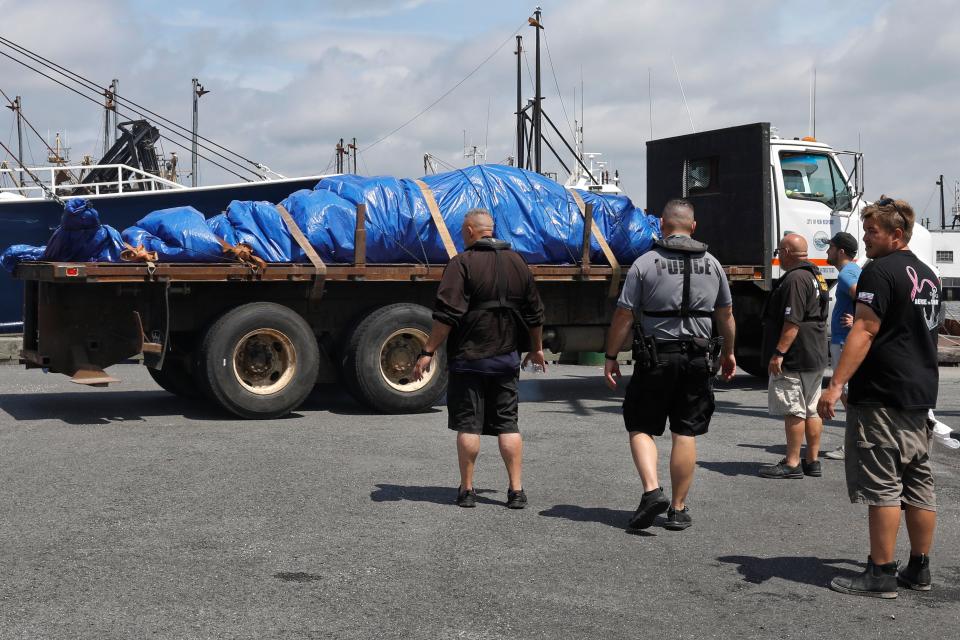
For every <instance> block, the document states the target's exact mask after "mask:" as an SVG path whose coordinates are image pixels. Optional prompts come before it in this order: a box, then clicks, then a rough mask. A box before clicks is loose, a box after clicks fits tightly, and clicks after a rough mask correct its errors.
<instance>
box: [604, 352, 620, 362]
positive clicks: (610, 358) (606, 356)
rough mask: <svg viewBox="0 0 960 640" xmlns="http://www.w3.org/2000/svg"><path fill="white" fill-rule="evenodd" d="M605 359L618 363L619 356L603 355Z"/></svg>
mask: <svg viewBox="0 0 960 640" xmlns="http://www.w3.org/2000/svg"><path fill="white" fill-rule="evenodd" d="M603 357H604V358H606V359H607V360H613V361H614V362H616V361H617V356H612V355H610V354H609V353H605V354H603Z"/></svg>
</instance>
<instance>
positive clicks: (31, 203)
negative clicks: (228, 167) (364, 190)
mask: <svg viewBox="0 0 960 640" xmlns="http://www.w3.org/2000/svg"><path fill="white" fill-rule="evenodd" d="M319 181H320V178H319V177H309V178H296V179H291V180H276V181H270V182H251V183H248V184H238V185H227V186H220V187H199V188H196V189H175V190H167V191H153V192H147V193H131V194H124V195H113V196H109V195H107V196H84V197H85V198H88V199H89V200H90V201H91V202H92V203H93V206H94V207H95V208H96V209H97V211H98V212H99V213H100V221H101V222H102V223H103V224H108V225H110V226H111V227H114V228H115V229H117V230H118V231H122V230H123V229H126V228H127V227H129V226H132V225H133V224H135V223H136V222H137V221H138V220H139V219H140V218H142V217H143V216H145V215H146V214H148V213H150V212H151V211H156V210H158V209H167V208H170V207H182V206H191V207H194V208H195V209H197V210H198V211H201V212H203V214H204V215H206V216H207V217H210V216H214V215H217V214H218V213H220V212H222V211H223V210H224V209H226V208H227V205H229V204H230V202H232V201H233V200H261V201H264V200H265V201H267V202H280V201H281V200H283V199H284V198H286V197H287V196H288V195H290V194H291V193H293V192H294V191H297V190H299V189H312V188H313V187H314V186H315V185H316V184H317V182H319ZM62 215H63V208H62V207H61V206H60V205H58V204H57V203H56V202H53V201H52V200H34V199H31V200H5V201H0V243H2V248H6V247H8V246H10V245H14V244H29V245H34V246H41V245H45V244H46V243H47V240H48V239H49V238H50V234H51V233H53V230H54V229H56V228H57V226H58V225H59V224H60V217H61V216H62ZM22 328H23V284H22V283H21V282H19V281H17V280H15V279H14V278H13V277H11V276H10V274H8V273H7V272H6V271H3V270H2V269H0V333H17V332H19V331H21V330H22Z"/></svg>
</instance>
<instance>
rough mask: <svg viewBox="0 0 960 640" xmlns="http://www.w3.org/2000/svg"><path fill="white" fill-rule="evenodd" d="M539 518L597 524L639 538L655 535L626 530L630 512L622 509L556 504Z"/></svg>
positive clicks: (541, 513) (647, 532)
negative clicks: (620, 530) (621, 530)
mask: <svg viewBox="0 0 960 640" xmlns="http://www.w3.org/2000/svg"><path fill="white" fill-rule="evenodd" d="M540 515H541V516H546V517H548V518H563V519H564V520H571V521H573V522H598V523H600V524H605V525H608V526H611V527H614V528H615V529H623V530H624V531H626V532H627V533H630V534H633V535H639V536H652V535H656V534H654V533H653V532H651V531H647V530H646V529H644V530H642V531H638V530H633V529H627V523H628V522H629V521H630V516H632V515H633V512H632V511H624V510H622V509H607V508H606V507H578V506H577V505H575V504H558V505H554V506H552V507H550V508H549V509H544V510H543V511H541V512H540Z"/></svg>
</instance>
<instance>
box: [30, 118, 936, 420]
mask: <svg viewBox="0 0 960 640" xmlns="http://www.w3.org/2000/svg"><path fill="white" fill-rule="evenodd" d="M838 155H839V154H838V153H837V152H835V151H834V150H833V149H831V148H830V147H829V146H827V145H825V144H822V143H818V142H816V141H813V140H796V139H794V140H782V139H779V138H778V137H776V136H775V135H773V134H772V131H771V127H770V125H769V124H768V123H757V124H752V125H744V126H741V127H731V128H728V129H721V130H717V131H708V132H703V133H698V134H691V135H689V136H680V137H678V138H669V139H663V140H653V141H650V142H649V143H648V146H647V158H648V176H647V183H648V185H649V186H648V200H647V206H648V210H651V211H654V212H657V211H660V210H662V207H663V205H664V204H665V203H666V202H667V200H669V199H670V198H673V197H685V198H687V199H689V200H690V201H691V202H693V204H694V206H695V207H696V217H697V221H698V227H697V232H696V234H695V235H696V237H697V238H698V239H700V240H702V241H704V242H706V243H707V244H708V245H709V246H710V251H711V252H712V253H713V254H714V255H715V256H716V257H717V258H718V259H719V260H720V262H721V263H722V264H723V265H724V271H725V273H726V275H727V278H728V280H729V281H730V285H731V290H732V292H733V297H734V313H735V317H736V320H737V330H738V337H737V359H738V364H739V365H740V366H741V367H742V368H744V369H745V370H746V371H748V372H750V373H754V374H756V375H763V373H764V369H765V368H764V366H763V363H762V362H760V358H759V344H760V334H761V328H760V312H761V308H762V303H763V298H764V295H765V292H766V291H768V290H769V289H770V287H771V285H772V283H773V281H774V279H775V278H777V277H779V276H780V275H781V271H780V267H779V261H778V259H777V257H776V256H775V255H774V251H773V249H774V248H775V247H776V246H777V242H778V240H779V238H780V237H782V235H783V234H785V233H787V232H791V231H792V232H796V233H800V234H801V235H804V236H805V237H807V239H808V242H809V244H810V258H811V259H812V260H813V261H814V262H815V263H817V264H819V265H821V267H822V268H823V270H824V274H825V276H826V277H827V279H828V280H830V281H835V279H836V271H835V270H833V269H832V268H831V267H829V266H828V265H827V264H826V248H827V242H828V240H829V238H830V237H832V235H833V233H835V232H836V231H839V230H844V231H849V232H851V233H853V234H854V235H855V236H857V237H859V236H860V220H859V212H860V210H861V209H862V207H863V206H864V204H865V203H864V202H863V200H862V193H863V190H862V176H863V172H862V166H863V165H862V158H861V156H860V155H859V154H850V156H852V167H853V169H852V171H851V173H850V174H849V175H848V173H847V172H846V170H845V169H844V168H843V164H842V163H841V162H840V160H839V159H838ZM362 206H363V205H361V206H360V207H358V215H357V220H358V224H357V229H356V236H355V246H357V247H358V248H359V247H363V246H364V238H365V235H364V234H365V231H364V228H363V220H364V213H363V211H362V210H360V209H362ZM581 212H582V213H583V215H584V216H585V218H586V220H585V222H586V223H587V224H585V225H584V229H585V233H584V239H583V245H582V246H583V251H582V254H581V256H580V257H581V259H580V261H579V263H578V264H569V265H533V266H531V271H532V272H533V275H534V278H535V280H536V282H537V287H538V289H539V291H540V294H541V297H542V298H543V302H544V306H545V309H546V318H545V324H544V346H545V347H546V348H547V349H549V350H551V351H554V352H562V351H575V352H584V351H587V352H589V351H601V350H602V349H603V342H604V333H605V329H606V327H607V326H608V324H609V322H610V318H611V316H612V312H613V309H614V306H615V297H616V295H617V292H618V290H619V288H620V286H621V285H622V281H623V278H624V273H625V269H626V267H628V266H629V265H623V266H622V267H621V265H619V264H617V263H616V259H615V258H614V257H613V255H612V253H610V252H609V250H608V248H607V249H606V250H605V253H606V254H607V258H608V260H607V263H606V264H599V265H598V264H590V259H589V255H590V253H589V243H590V234H591V230H592V233H593V235H594V237H595V238H597V236H598V234H599V232H598V231H596V230H595V225H593V224H592V219H591V215H592V213H591V211H590V209H589V207H587V208H586V209H583V208H581ZM435 220H436V217H435ZM438 224H439V223H438ZM918 227H919V225H918ZM924 233H926V230H925V229H922V227H919V228H918V230H917V231H916V232H915V234H914V240H913V242H912V243H911V245H912V246H914V245H918V244H919V245H922V244H923V243H924V242H929V234H926V239H925V238H924ZM294 235H296V234H294ZM448 237H449V236H448ZM597 239H598V240H602V238H597ZM602 244H604V245H605V243H602ZM915 251H917V249H915ZM917 252H918V254H920V255H921V257H922V256H923V255H924V252H923V250H920V251H917ZM308 253H309V252H308ZM861 256H862V253H861ZM314 258H316V256H314V257H313V258H311V263H309V264H308V263H303V264H300V263H297V264H268V265H266V266H263V265H258V264H253V263H249V264H248V263H224V264H176V263H146V264H144V263H126V264H116V263H109V264H107V263H43V262H34V263H29V262H27V263H22V264H20V265H18V266H17V268H16V271H15V276H16V277H17V278H19V279H21V280H23V281H24V283H25V292H24V347H23V352H22V361H23V362H24V363H25V365H26V366H27V367H28V368H33V367H42V368H44V369H46V370H48V371H51V372H59V373H63V374H66V375H69V376H71V379H72V381H73V382H77V383H81V384H88V385H98V386H99V385H106V384H109V383H111V382H115V381H116V380H115V379H114V378H113V377H112V376H110V375H109V374H108V373H107V372H106V371H105V369H106V368H107V367H109V366H110V365H113V364H116V363H118V362H122V361H124V360H127V359H129V358H131V357H134V356H138V355H142V358H143V363H144V365H146V366H147V368H148V370H149V372H150V375H151V376H152V377H153V379H154V380H155V381H156V382H157V383H158V384H159V385H160V386H161V387H163V388H164V389H166V390H168V391H170V392H171V393H174V394H176V395H179V396H184V397H206V398H208V399H210V400H211V401H213V402H215V403H216V404H218V405H220V406H221V407H223V408H224V409H226V410H227V411H229V412H231V413H233V414H235V415H237V416H240V417H243V418H273V417H277V416H280V415H283V414H285V413H288V412H290V411H293V410H294V409H296V407H297V406H299V405H300V404H301V403H302V402H303V401H304V399H305V398H306V397H307V396H308V395H309V394H310V393H311V391H312V390H313V387H314V386H315V385H316V384H318V383H327V382H335V381H339V382H342V383H343V384H344V385H345V387H346V389H347V390H348V391H349V392H350V393H351V394H352V395H353V396H355V397H356V398H357V399H358V400H359V401H361V402H362V403H364V404H366V405H367V406H369V407H370V408H372V409H375V410H379V411H384V412H412V411H420V410H423V409H425V408H427V407H429V406H431V405H433V404H434V403H436V402H437V401H438V400H439V399H440V397H441V396H442V395H443V393H444V391H445V388H446V382H447V372H446V369H445V366H444V360H445V359H444V357H443V354H440V357H439V358H437V361H438V363H439V366H436V367H433V368H432V369H431V371H430V372H429V374H428V375H427V376H426V377H425V378H424V379H423V380H420V381H414V380H413V379H412V378H411V375H410V374H411V372H412V369H413V365H414V362H415V360H416V357H417V354H418V353H419V351H420V350H421V347H422V346H423V345H424V343H425V342H426V338H427V335H428V333H429V330H430V326H431V311H430V309H431V307H432V305H433V300H434V297H435V294H436V289H437V285H438V283H439V280H440V277H441V275H442V273H443V265H413V264H367V263H366V262H365V260H364V252H363V251H362V250H361V251H358V252H357V257H356V262H355V263H354V264H349V265H346V264H336V265H334V264H331V265H324V264H322V263H320V262H318V259H314ZM624 348H625V349H626V348H628V345H624Z"/></svg>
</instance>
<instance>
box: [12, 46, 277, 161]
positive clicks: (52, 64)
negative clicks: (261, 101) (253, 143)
mask: <svg viewBox="0 0 960 640" xmlns="http://www.w3.org/2000/svg"><path fill="white" fill-rule="evenodd" d="M0 44H3V45H5V46H7V47H8V48H11V49H13V50H15V51H17V52H18V53H23V54H24V55H26V56H27V57H29V58H30V59H31V60H33V61H34V62H38V63H40V64H42V65H43V66H45V67H46V68H48V69H51V70H56V71H57V73H59V74H60V75H64V76H68V77H69V76H74V78H73V80H74V82H77V84H83V83H86V85H88V87H87V88H88V89H92V90H96V93H97V95H98V96H102V95H103V92H104V91H106V90H107V89H104V88H103V87H100V86H99V85H97V83H96V82H94V81H93V80H90V79H89V78H85V77H84V76H82V75H80V74H79V73H76V72H74V71H71V70H70V69H67V68H66V67H63V66H61V65H59V64H57V63H56V62H53V61H52V60H49V59H47V58H44V57H43V56H41V55H40V54H38V53H34V52H33V51H30V50H29V49H27V48H26V47H23V46H21V45H18V44H17V43H16V42H13V41H12V40H10V39H8V38H4V37H3V36H0ZM78 79H79V80H78ZM113 96H114V98H115V99H116V100H117V102H123V103H124V104H130V105H133V106H134V107H136V108H137V109H142V110H143V111H144V112H146V113H149V114H150V115H152V116H153V117H154V118H155V119H156V120H158V121H162V122H165V123H167V125H168V126H171V127H176V128H178V129H182V130H183V131H185V132H188V133H190V134H191V136H192V135H193V132H192V130H191V129H188V128H187V127H185V126H183V125H181V124H179V123H177V122H174V121H173V120H170V119H169V118H166V117H164V116H162V115H160V114H159V113H156V112H155V111H151V110H150V109H148V108H147V107H144V106H143V105H141V104H138V103H137V102H134V101H133V100H130V99H129V98H127V97H125V96H122V95H120V94H119V93H114V94H113ZM131 111H133V112H134V113H137V114H138V115H139V116H141V117H143V118H146V116H144V115H143V113H141V112H139V111H137V110H136V109H131ZM197 138H198V139H200V140H203V141H205V142H209V143H210V144H212V145H213V146H215V147H217V148H219V149H222V150H223V151H226V152H227V153H230V154H232V155H234V156H236V157H238V158H240V159H241V160H243V161H245V162H247V163H249V164H251V165H253V166H254V167H256V168H258V169H262V168H264V167H263V165H262V164H261V163H259V162H256V161H255V160H251V159H250V158H247V157H245V156H243V155H242V154H240V153H237V152H236V151H233V150H232V149H228V148H227V147H224V146H223V145H221V144H218V143H216V142H214V141H213V140H211V139H209V138H207V137H205V136H202V135H200V134H199V133H198V134H197Z"/></svg>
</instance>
